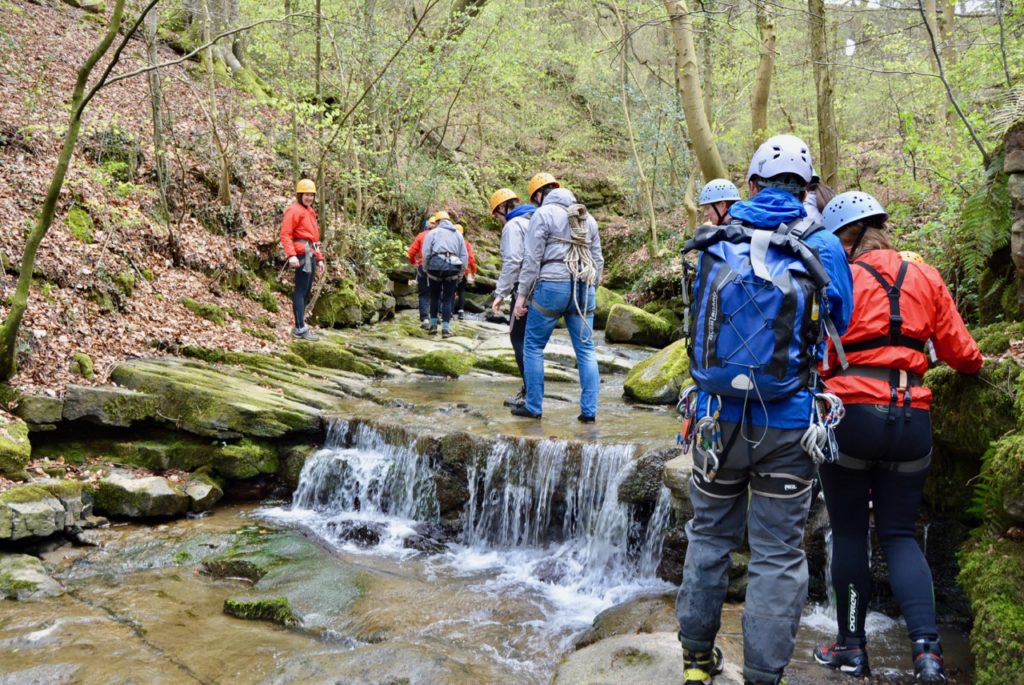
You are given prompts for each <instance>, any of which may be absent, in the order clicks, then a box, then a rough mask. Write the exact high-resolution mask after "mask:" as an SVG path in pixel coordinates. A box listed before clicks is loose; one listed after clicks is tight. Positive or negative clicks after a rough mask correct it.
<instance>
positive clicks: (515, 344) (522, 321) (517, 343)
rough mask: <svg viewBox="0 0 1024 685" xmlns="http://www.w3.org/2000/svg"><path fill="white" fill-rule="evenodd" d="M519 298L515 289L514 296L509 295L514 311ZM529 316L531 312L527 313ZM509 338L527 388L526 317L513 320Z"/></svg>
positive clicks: (513, 290) (510, 314)
mask: <svg viewBox="0 0 1024 685" xmlns="http://www.w3.org/2000/svg"><path fill="white" fill-rule="evenodd" d="M518 296H519V289H518V288H513V289H512V294H511V295H509V301H510V302H512V309H515V306H516V299H517V298H518ZM509 316H512V312H511V311H510V312H509ZM527 316H529V312H527ZM508 337H509V339H511V341H512V350H513V351H514V352H515V353H516V366H518V367H519V377H520V378H522V379H523V387H524V388H525V387H526V372H525V371H523V344H524V341H525V340H526V316H520V317H518V318H514V319H512V326H511V327H510V328H509V331H508Z"/></svg>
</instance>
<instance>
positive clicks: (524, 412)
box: [512, 404, 542, 419]
mask: <svg viewBox="0 0 1024 685" xmlns="http://www.w3.org/2000/svg"><path fill="white" fill-rule="evenodd" d="M512 416H525V417H526V418H528V419H539V418H540V417H541V416H542V415H541V414H534V413H533V412H532V411H530V410H529V409H527V408H526V405H525V404H520V405H517V406H515V407H512Z"/></svg>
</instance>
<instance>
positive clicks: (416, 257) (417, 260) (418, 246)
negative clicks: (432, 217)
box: [406, 230, 430, 266]
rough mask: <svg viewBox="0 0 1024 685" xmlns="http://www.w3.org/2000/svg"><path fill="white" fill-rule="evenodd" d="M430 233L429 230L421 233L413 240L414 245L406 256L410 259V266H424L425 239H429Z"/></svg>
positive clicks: (407, 251)
mask: <svg viewBox="0 0 1024 685" xmlns="http://www.w3.org/2000/svg"><path fill="white" fill-rule="evenodd" d="M428 233H430V231H429V230H428V231H420V233H419V235H417V236H416V237H415V238H414V239H413V241H412V245H410V246H409V249H408V250H406V256H407V257H408V258H409V263H410V264H415V265H416V266H422V265H423V239H424V238H426V237H427V234H428Z"/></svg>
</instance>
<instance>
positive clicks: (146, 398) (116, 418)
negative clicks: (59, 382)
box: [63, 385, 157, 428]
mask: <svg viewBox="0 0 1024 685" xmlns="http://www.w3.org/2000/svg"><path fill="white" fill-rule="evenodd" d="M156 415H157V398H156V397H154V396H153V395H150V394H147V393H144V392H136V391H135V390H130V389H128V388H115V387H110V386H96V387H94V386H87V385H69V386H67V388H66V389H65V391H64V407H63V417H64V419H65V420H66V421H74V420H76V419H85V420H87V421H91V422H93V423H98V424H101V425H104V426H117V427H120V428H127V427H128V426H131V425H132V423H134V422H136V421H145V420H147V419H152V418H155V417H156Z"/></svg>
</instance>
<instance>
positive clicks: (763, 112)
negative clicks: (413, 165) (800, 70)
mask: <svg viewBox="0 0 1024 685" xmlns="http://www.w3.org/2000/svg"><path fill="white" fill-rule="evenodd" d="M756 7H757V36H758V40H760V48H759V56H758V61H757V72H756V74H755V76H754V93H753V95H752V97H751V99H750V132H751V134H752V135H753V147H754V148H756V147H757V146H758V145H760V144H761V142H763V141H764V139H765V132H766V131H767V130H768V97H769V95H771V89H772V72H773V71H774V70H775V11H774V9H773V8H772V6H771V5H769V4H768V2H767V1H766V0H758V1H757V3H756Z"/></svg>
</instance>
